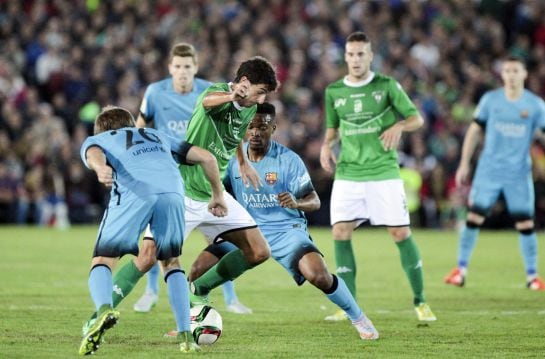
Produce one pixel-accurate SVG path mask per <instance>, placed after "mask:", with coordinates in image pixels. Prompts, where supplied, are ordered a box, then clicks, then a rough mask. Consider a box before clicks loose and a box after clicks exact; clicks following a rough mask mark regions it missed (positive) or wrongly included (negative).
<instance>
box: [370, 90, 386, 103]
mask: <svg viewBox="0 0 545 359" xmlns="http://www.w3.org/2000/svg"><path fill="white" fill-rule="evenodd" d="M371 96H373V98H374V99H375V101H376V102H377V103H380V101H382V98H383V97H384V91H373V92H372V93H371Z"/></svg>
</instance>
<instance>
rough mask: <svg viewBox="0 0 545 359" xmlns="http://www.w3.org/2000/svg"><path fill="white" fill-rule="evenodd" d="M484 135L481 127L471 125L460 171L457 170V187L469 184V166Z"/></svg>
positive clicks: (466, 136) (465, 140)
mask: <svg viewBox="0 0 545 359" xmlns="http://www.w3.org/2000/svg"><path fill="white" fill-rule="evenodd" d="M482 133H483V130H482V129H481V126H479V125H478V124H477V123H476V122H472V123H471V125H469V127H468V129H467V132H466V135H465V138H464V144H463V145H462V157H461V159H460V164H459V165H458V170H456V186H460V185H462V184H465V183H467V181H468V179H469V165H470V162H471V158H472V157H473V154H474V153H475V149H476V148H477V145H478V144H479V142H480V140H481V136H482Z"/></svg>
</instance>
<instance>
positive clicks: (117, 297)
mask: <svg viewBox="0 0 545 359" xmlns="http://www.w3.org/2000/svg"><path fill="white" fill-rule="evenodd" d="M143 275H144V273H142V272H140V271H139V270H138V268H136V265H135V264H134V261H129V262H128V263H127V264H125V265H124V266H123V267H121V269H120V270H118V271H117V273H116V274H115V275H114V278H113V282H114V290H113V292H112V303H113V307H114V308H115V307H117V306H118V305H119V303H121V301H122V300H123V299H124V298H125V297H126V296H127V295H129V293H130V292H131V291H132V290H133V288H134V287H135V286H136V283H138V280H139V279H140V278H142V276H143ZM96 315H97V313H96V312H95V313H93V315H92V316H91V319H94V318H96Z"/></svg>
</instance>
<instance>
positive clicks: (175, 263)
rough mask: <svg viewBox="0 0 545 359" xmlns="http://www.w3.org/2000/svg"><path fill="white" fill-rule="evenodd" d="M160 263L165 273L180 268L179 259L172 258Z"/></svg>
mask: <svg viewBox="0 0 545 359" xmlns="http://www.w3.org/2000/svg"><path fill="white" fill-rule="evenodd" d="M160 263H161V268H162V269H163V272H164V273H167V272H168V271H170V270H172V269H179V268H180V261H179V260H178V258H177V257H172V258H169V259H165V260H162V261H161V262H160ZM150 268H151V267H150Z"/></svg>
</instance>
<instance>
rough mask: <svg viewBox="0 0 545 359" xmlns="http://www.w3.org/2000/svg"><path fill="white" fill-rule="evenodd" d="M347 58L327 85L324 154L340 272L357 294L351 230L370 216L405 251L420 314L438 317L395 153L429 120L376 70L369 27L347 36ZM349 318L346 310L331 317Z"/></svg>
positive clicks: (425, 318) (405, 266) (393, 82)
mask: <svg viewBox="0 0 545 359" xmlns="http://www.w3.org/2000/svg"><path fill="white" fill-rule="evenodd" d="M344 59H345V62H346V64H347V65H348V75H347V76H345V77H344V78H342V79H340V80H338V81H336V82H333V83H331V84H330V85H329V86H328V87H327V88H326V90H325V113H326V127H327V128H326V133H325V138H324V142H323V145H322V149H321V153H320V163H321V165H322V167H323V168H324V170H326V171H327V172H329V173H333V172H334V173H335V180H334V182H333V189H332V193H331V224H332V226H333V239H334V243H335V260H336V264H337V274H338V275H339V276H340V277H341V278H343V279H344V281H345V282H346V284H347V285H348V288H349V289H350V291H351V293H352V295H353V296H354V297H356V283H355V280H356V260H355V257H354V251H353V249H352V242H351V239H352V232H353V231H354V229H355V228H356V227H358V226H359V225H360V224H362V223H364V222H366V221H369V223H370V224H371V225H373V226H386V228H387V230H388V232H389V233H390V235H391V236H392V238H393V240H394V242H395V243H396V245H397V247H398V249H399V252H400V257H401V265H402V267H403V269H404V271H405V273H406V274H407V278H408V279H409V282H410V285H411V288H412V290H413V294H414V306H415V311H416V314H417V317H418V319H419V320H421V321H434V320H436V317H435V316H434V314H433V313H432V311H431V309H430V307H429V306H428V305H427V304H426V301H425V299H424V285H423V278H422V260H421V258H420V254H419V253H418V248H417V246H416V243H415V242H414V240H413V238H412V235H411V230H410V227H409V212H408V210H407V204H406V199H405V192H404V189H403V182H402V180H401V178H400V175H399V165H398V161H397V151H396V149H397V146H398V144H399V140H400V138H401V135H402V133H403V132H411V131H414V130H416V129H418V128H420V127H421V126H422V124H423V123H424V120H423V119H422V117H421V116H420V114H419V113H418V110H417V109H416V107H415V105H414V104H413V102H412V101H411V100H410V99H409V97H408V96H407V94H406V93H405V91H403V89H402V88H401V85H400V84H399V83H398V82H397V81H396V80H394V79H393V78H391V77H388V76H385V75H382V74H378V73H375V72H373V71H371V69H370V65H371V61H372V60H373V51H372V48H371V43H370V41H369V38H368V37H367V35H366V34H365V33H363V32H355V33H352V34H350V35H349V36H348V38H347V39H346V47H345V54H344ZM396 113H397V114H399V115H401V116H402V117H403V120H402V121H398V120H397V118H396ZM337 141H340V143H341V151H340V153H339V155H338V158H337V156H336V155H335V153H334V151H333V149H332V147H334V145H335V144H336V143H337ZM333 165H336V166H335V168H334V167H333ZM345 318H346V315H345V313H344V312H342V311H340V312H337V313H335V314H334V315H331V316H328V317H326V320H342V319H345Z"/></svg>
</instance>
